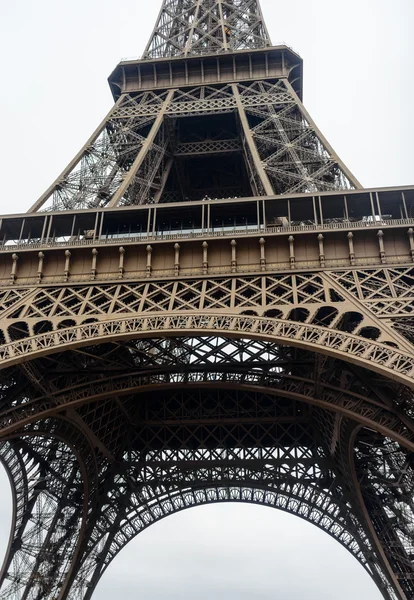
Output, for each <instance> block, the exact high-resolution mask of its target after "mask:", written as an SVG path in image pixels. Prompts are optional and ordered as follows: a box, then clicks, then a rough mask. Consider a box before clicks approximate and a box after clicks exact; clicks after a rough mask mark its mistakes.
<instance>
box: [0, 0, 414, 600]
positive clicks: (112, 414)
mask: <svg viewBox="0 0 414 600" xmlns="http://www.w3.org/2000/svg"><path fill="white" fill-rule="evenodd" d="M109 83H110V86H111V90H112V93H113V96H114V98H115V105H114V107H113V108H112V109H111V111H110V112H109V114H108V115H107V116H106V117H105V119H104V120H103V121H102V123H101V124H100V125H99V126H98V128H97V129H96V130H95V132H94V133H93V134H92V136H91V137H90V138H89V140H87V142H86V144H85V145H84V147H83V148H82V149H81V150H80V152H79V153H78V154H77V156H76V157H75V158H74V159H73V160H72V161H71V163H70V164H69V165H68V166H67V167H66V169H64V171H63V172H62V174H61V175H60V176H59V177H58V179H57V180H56V181H55V182H54V183H53V184H52V185H51V186H50V188H49V189H48V190H47V191H46V192H45V194H43V196H42V197H41V198H40V199H39V200H38V201H37V202H35V203H34V204H33V206H32V207H31V209H30V211H29V212H30V213H36V212H37V211H39V210H46V211H52V212H51V214H43V215H30V216H27V215H23V216H22V217H17V218H16V217H15V216H13V218H6V219H2V220H1V223H0V228H2V234H3V242H2V254H1V256H0V262H1V265H0V271H1V273H2V284H1V289H0V367H1V368H0V460H1V461H2V463H3V464H4V465H5V468H6V470H7V473H8V475H9V479H10V481H11V485H12V492H13V502H14V519H13V524H12V531H11V537H10V544H9V547H8V551H7V556H6V559H5V562H4V566H3V569H2V571H1V573H0V600H2V599H4V600H6V599H7V600H90V599H91V597H92V594H93V592H94V590H95V589H96V586H97V584H98V582H99V580H100V578H101V576H102V574H103V573H104V572H105V570H106V569H107V568H108V566H109V565H110V564H111V561H112V560H113V559H114V558H115V557H116V556H117V555H118V553H119V552H120V551H121V550H122V548H123V547H124V546H125V545H126V544H127V543H128V542H129V541H130V540H131V539H133V538H134V536H135V535H137V534H138V533H139V532H140V531H142V530H143V529H145V528H146V527H148V526H149V525H151V524H152V523H154V522H156V521H157V520H159V519H161V518H163V517H165V516H166V515H169V514H172V513H174V512H177V511H180V510H183V509H185V508H187V507H191V506H197V505H201V504H207V503H213V502H227V501H239V502H249V503H256V504H261V505H267V506H273V507H275V508H278V509H281V510H284V511H287V512H290V513H291V514H294V515H297V516H299V517H301V518H304V519H306V520H307V521H309V522H310V523H313V524H315V525H316V526H318V527H320V528H321V529H322V530H324V531H325V532H327V533H328V534H329V535H331V536H333V537H334V538H335V539H336V540H338V541H339V542H340V543H341V544H342V545H343V546H344V547H345V548H347V549H348V550H349V551H350V552H351V553H352V554H353V555H354V556H355V557H356V559H357V560H358V561H359V562H360V564H361V565H362V566H363V567H364V568H365V569H366V570H367V572H368V573H369V574H370V575H371V577H372V578H373V580H374V581H375V583H376V584H377V585H378V588H379V589H380V591H381V593H382V595H383V597H384V599H385V600H411V599H412V598H413V597H414V584H413V582H414V565H413V559H414V545H413V539H414V529H413V522H414V500H413V498H414V475H413V467H414V463H413V455H414V403H413V388H414V315H413V311H414V294H413V292H412V289H413V285H414V270H413V267H412V266H410V264H411V265H412V261H413V260H414V230H413V229H412V228H411V227H412V222H411V220H410V216H411V214H412V210H413V209H412V207H413V206H414V195H413V190H412V189H411V188H409V189H407V190H406V189H405V188H404V191H401V190H388V191H386V193H385V192H381V191H379V192H378V191H376V190H359V191H358V192H357V193H355V192H353V190H354V189H355V188H360V187H361V186H360V184H359V182H358V180H357V179H356V178H355V177H354V176H353V175H352V173H351V172H350V171H349V169H347V167H346V165H344V163H343V162H342V161H341V160H340V159H339V157H338V156H337V154H336V153H335V151H334V150H333V148H332V147H331V146H330V145H329V143H328V141H327V140H326V139H325V138H324V136H323V135H322V133H321V132H320V130H319V129H318V128H317V126H316V124H315V123H314V122H313V120H312V118H311V117H310V115H309V114H308V113H307V111H306V109H305V108H304V106H303V104H302V101H301V98H302V60H301V58H300V57H299V56H298V55H297V54H296V53H295V52H294V51H293V50H292V49H290V48H288V47H287V46H278V47H271V44H270V39H269V36H268V33H267V30H266V26H265V24H264V21H263V17H262V13H261V10H260V6H259V2H258V0H228V1H227V0H164V2H163V4H162V7H161V12H160V15H159V19H158V22H157V25H156V27H155V29H154V32H153V34H152V36H151V39H150V41H149V44H148V46H147V48H146V50H145V54H144V58H143V60H131V61H122V62H121V63H120V64H119V65H118V66H117V67H116V69H115V70H114V72H113V73H112V74H111V76H110V78H109ZM339 190H345V192H344V193H342V194H339V193H338V191H339ZM332 192H336V193H332ZM308 194H312V196H309V195H308ZM275 196H276V197H275ZM283 196H285V197H283ZM220 200H226V202H218V201H220ZM171 202H174V203H180V202H181V203H183V204H181V205H179V204H175V205H174V206H169V207H166V206H165V203H171ZM158 204H161V205H160V206H158ZM116 207H118V208H117V209H116V210H108V209H115V208H116ZM127 207H129V208H127ZM85 209H86V210H85ZM124 209H126V210H124ZM233 210H234V211H235V215H232V211H233ZM60 211H62V212H63V211H74V212H73V213H72V214H71V215H69V214H67V213H66V214H58V213H59V212H60ZM76 211H81V212H79V213H77V212H76ZM226 212H227V214H226ZM168 213H171V215H172V216H171V219H170V217H169V216H168ZM236 213H237V214H236ZM305 213H306V214H305ZM354 221H355V222H354ZM216 223H222V225H223V230H224V229H225V230H226V234H225V235H226V236H227V235H231V236H232V237H234V239H231V240H229V239H228V237H227V238H226V237H224V236H223V235H222V232H221V233H220V237H218V236H217V235H216V233H217V231H216V230H215V227H216V225H215V224H216ZM225 223H227V225H226V224H225ZM239 223H244V225H245V230H244V231H241V230H239V229H238V227H239V225H238V224H239ZM229 224H230V225H229ZM368 225H370V227H367V226H368ZM371 225H372V227H371ZM180 227H181V230H180ZM188 227H190V229H188ZM402 227H404V229H405V228H406V227H407V228H408V227H410V229H408V231H407V230H406V229H405V230H404V231H403V230H402ZM380 228H381V229H380ZM382 229H383V230H384V231H382ZM166 231H168V234H165V232H166ZM347 231H348V233H347ZM105 232H106V233H105ZM128 232H129V234H133V235H134V236H135V234H137V235H136V236H135V237H134V238H132V237H128ZM205 232H208V235H205ZM322 232H323V233H322ZM138 234H139V235H138ZM291 234H292V235H291ZM105 236H110V237H109V238H108V237H107V238H106V239H104V238H105ZM112 236H113V237H112ZM120 236H121V237H120ZM125 236H126V237H125ZM204 236H205V237H204ZM288 236H289V237H288ZM354 238H355V239H354ZM363 238H364V239H363ZM108 239H109V241H110V243H106V242H108ZM17 240H18V241H17ZM101 242H102V243H101ZM178 242H179V243H178ZM228 242H230V243H228ZM118 244H119V245H118ZM120 244H122V245H120ZM144 244H148V245H146V246H144ZM149 244H154V247H153V246H152V245H149ZM117 246H118V247H117ZM59 248H60V249H59ZM396 248H398V251H396ZM400 248H401V249H400ZM153 251H154V256H153ZM16 252H18V253H19V254H16ZM63 252H64V256H63ZM98 255H99V259H98ZM19 258H20V260H19ZM18 261H19V262H18ZM333 269H336V270H333Z"/></svg>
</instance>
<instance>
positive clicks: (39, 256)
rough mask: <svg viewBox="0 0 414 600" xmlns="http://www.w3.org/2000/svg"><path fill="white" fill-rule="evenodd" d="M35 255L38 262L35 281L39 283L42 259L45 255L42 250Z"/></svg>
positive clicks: (41, 272) (41, 274)
mask: <svg viewBox="0 0 414 600" xmlns="http://www.w3.org/2000/svg"><path fill="white" fill-rule="evenodd" d="M37 256H38V258H39V262H38V265H37V283H40V282H41V281H42V277H43V261H44V260H45V255H44V254H43V252H39V254H38V255H37Z"/></svg>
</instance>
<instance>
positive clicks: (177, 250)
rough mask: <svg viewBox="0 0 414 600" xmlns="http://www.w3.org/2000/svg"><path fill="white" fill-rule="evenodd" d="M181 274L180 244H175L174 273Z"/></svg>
mask: <svg viewBox="0 0 414 600" xmlns="http://www.w3.org/2000/svg"><path fill="white" fill-rule="evenodd" d="M179 274H180V244H174V275H175V276H176V277H178V275H179Z"/></svg>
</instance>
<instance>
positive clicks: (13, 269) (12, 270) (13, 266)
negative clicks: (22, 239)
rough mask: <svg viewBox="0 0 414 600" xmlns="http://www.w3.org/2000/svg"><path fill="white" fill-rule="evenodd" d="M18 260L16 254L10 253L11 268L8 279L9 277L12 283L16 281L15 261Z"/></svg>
mask: <svg viewBox="0 0 414 600" xmlns="http://www.w3.org/2000/svg"><path fill="white" fill-rule="evenodd" d="M18 260H19V257H18V256H17V254H12V268H11V273H10V279H11V282H12V283H14V282H15V281H16V276H17V261H18Z"/></svg>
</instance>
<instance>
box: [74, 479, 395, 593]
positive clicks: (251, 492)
mask: <svg viewBox="0 0 414 600" xmlns="http://www.w3.org/2000/svg"><path fill="white" fill-rule="evenodd" d="M292 487H293V486H292ZM300 492H301V493H302V494H303V495H302V496H301V495H300ZM320 493H321V495H322V493H323V492H322V491H320ZM306 496H308V498H307V500H306V501H304V500H305V497H306ZM326 496H328V495H326ZM226 502H241V503H248V504H255V505H261V506H268V507H271V508H275V509H278V510H282V511H284V512H287V513H289V514H292V515H294V516H297V517H299V518H301V519H303V520H305V521H307V522H308V523H310V524H312V525H315V526H316V527H318V528H319V529H321V530H322V531H324V532H325V533H327V534H328V535H330V536H331V537H332V538H333V539H335V540H336V541H337V542H339V543H340V544H341V545H342V546H343V547H344V548H345V549H346V550H348V552H350V553H351V554H352V555H353V556H354V557H355V558H356V559H357V560H358V562H359V563H360V564H361V566H362V567H363V568H364V569H365V570H366V571H367V572H368V574H369V575H370V576H371V577H372V579H373V580H374V582H375V583H376V585H377V586H378V587H379V588H381V586H382V581H383V574H382V573H380V572H379V571H378V570H377V569H378V565H376V564H375V563H374V561H372V562H371V563H369V562H368V560H367V556H372V554H373V548H372V547H371V545H370V542H369V540H368V538H367V537H364V535H363V532H362V530H361V531H360V533H361V535H360V536H359V539H357V537H356V533H355V530H354V531H353V532H352V533H351V532H350V531H348V530H347V529H346V524H344V523H342V522H341V523H340V522H339V521H338V514H335V515H333V514H329V512H326V513H324V512H323V510H321V508H320V506H318V505H317V504H316V494H315V491H314V490H313V492H312V494H310V493H309V490H306V488H305V486H303V485H300V484H299V485H297V490H296V493H290V494H289V493H287V492H281V491H280V489H275V490H272V489H271V488H266V487H265V486H255V487H253V486H251V485H249V484H242V483H239V484H236V483H235V484H231V483H230V484H228V485H220V484H217V482H214V483H213V482H211V484H210V485H206V486H204V487H194V488H191V487H189V488H188V489H186V490H177V491H176V492H174V493H173V494H170V495H165V496H164V497H159V498H157V499H156V500H155V501H154V503H153V504H152V505H151V506H143V507H141V508H142V511H141V512H140V513H138V512H137V514H136V515H135V517H132V518H131V517H129V519H128V523H126V524H125V525H124V526H123V527H122V528H120V533H121V534H123V535H124V538H125V539H128V538H129V539H128V541H127V542H126V543H129V542H131V541H132V540H133V539H135V537H136V536H137V535H138V534H139V533H141V532H142V531H143V530H144V529H147V528H148V527H150V526H151V525H153V524H155V523H156V522H158V521H160V520H162V519H164V518H166V517H168V516H170V515H172V514H174V513H177V512H182V511H183V510H186V509H189V508H193V507H196V506H203V505H207V504H216V503H226ZM331 502H332V499H326V501H325V504H326V505H328V504H329V506H332V504H331ZM337 508H338V511H339V510H340V509H339V507H337ZM348 527H349V529H350V530H351V529H352V527H356V526H355V524H351V523H348ZM133 529H134V530H135V531H134V534H133V535H132V536H131V531H132V530H133ZM126 543H125V544H123V545H121V546H117V545H116V544H114V541H113V540H111V539H110V538H108V539H106V540H105V542H104V544H102V542H101V544H100V545H98V551H97V552H96V550H95V549H93V550H92V551H91V553H90V555H89V557H88V558H89V560H88V562H89V566H90V568H91V571H90V572H89V575H90V580H89V582H88V584H87V587H84V591H85V592H86V593H85V594H84V595H82V593H81V589H82V587H83V586H85V582H84V581H83V582H81V581H78V582H76V583H75V586H76V587H75V588H74V590H73V598H74V599H75V598H76V600H78V598H79V599H80V598H82V599H83V600H90V598H91V597H92V594H93V592H94V590H95V589H96V586H97V585H98V582H99V580H100V578H101V577H102V575H103V574H104V573H105V571H106V570H107V568H108V567H109V565H110V564H111V563H112V561H113V560H114V559H115V558H116V556H117V555H118V554H119V553H120V552H121V550H122V549H123V548H124V547H125V545H126ZM364 546H365V548H364ZM105 551H106V552H107V554H106V556H105ZM365 553H366V555H365ZM100 556H104V561H103V562H102V561H101V562H99V559H98V558H97V557H100ZM93 568H94V570H93V571H92V569H93ZM87 573H88V571H87V569H85V570H84V571H83V573H82V576H83V577H85V575H86V574H87ZM82 583H83V585H82ZM382 591H383V590H382ZM383 593H384V592H383ZM384 597H385V598H388V596H386V595H385V594H384ZM71 600H72V595H71Z"/></svg>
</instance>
